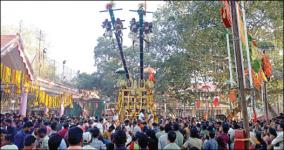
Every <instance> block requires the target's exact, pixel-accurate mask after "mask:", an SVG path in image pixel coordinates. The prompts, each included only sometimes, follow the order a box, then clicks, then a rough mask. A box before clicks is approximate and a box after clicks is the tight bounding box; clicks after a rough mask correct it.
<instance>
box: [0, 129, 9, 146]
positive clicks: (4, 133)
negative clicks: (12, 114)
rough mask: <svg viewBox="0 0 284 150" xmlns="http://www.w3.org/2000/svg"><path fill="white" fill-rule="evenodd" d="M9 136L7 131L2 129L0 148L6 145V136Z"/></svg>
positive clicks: (0, 131)
mask: <svg viewBox="0 0 284 150" xmlns="http://www.w3.org/2000/svg"><path fill="white" fill-rule="evenodd" d="M6 134H7V131H6V130H5V129H3V128H0V146H2V145H3V143H5V135H6Z"/></svg>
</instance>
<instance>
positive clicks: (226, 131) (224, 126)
mask: <svg viewBox="0 0 284 150" xmlns="http://www.w3.org/2000/svg"><path fill="white" fill-rule="evenodd" d="M222 130H223V132H224V133H228V131H229V125H228V124H227V123H223V124H222Z"/></svg>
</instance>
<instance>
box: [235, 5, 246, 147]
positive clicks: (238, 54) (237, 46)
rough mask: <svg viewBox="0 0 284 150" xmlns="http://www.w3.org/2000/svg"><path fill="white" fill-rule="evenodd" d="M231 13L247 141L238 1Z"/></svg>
mask: <svg viewBox="0 0 284 150" xmlns="http://www.w3.org/2000/svg"><path fill="white" fill-rule="evenodd" d="M231 12H232V28H233V38H234V40H235V41H236V42H234V47H235V54H236V56H235V57H236V61H237V74H238V81H239V82H238V83H239V93H240V101H241V110H242V115H243V126H244V129H245V137H244V138H245V139H248V138H249V136H250V135H249V122H248V112H247V106H246V100H245V91H244V87H245V83H244V76H243V64H242V55H241V43H240V39H239V29H238V20H237V9H236V1H231ZM245 149H249V141H248V140H246V141H245Z"/></svg>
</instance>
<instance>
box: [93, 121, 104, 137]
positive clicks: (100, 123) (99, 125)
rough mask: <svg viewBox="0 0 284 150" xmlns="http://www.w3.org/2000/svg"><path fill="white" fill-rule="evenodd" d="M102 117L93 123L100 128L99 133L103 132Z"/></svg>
mask: <svg viewBox="0 0 284 150" xmlns="http://www.w3.org/2000/svg"><path fill="white" fill-rule="evenodd" d="M102 123H103V118H101V119H100V121H99V122H98V123H97V124H96V125H95V127H97V128H98V129H99V130H100V133H101V134H103V131H104V128H103V124H102Z"/></svg>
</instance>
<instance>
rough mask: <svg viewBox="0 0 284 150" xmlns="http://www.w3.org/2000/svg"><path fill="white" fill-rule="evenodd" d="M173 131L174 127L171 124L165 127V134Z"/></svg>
mask: <svg viewBox="0 0 284 150" xmlns="http://www.w3.org/2000/svg"><path fill="white" fill-rule="evenodd" d="M171 130H172V126H171V125H170V124H166V125H165V132H166V133H168V132H170V131H171Z"/></svg>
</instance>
